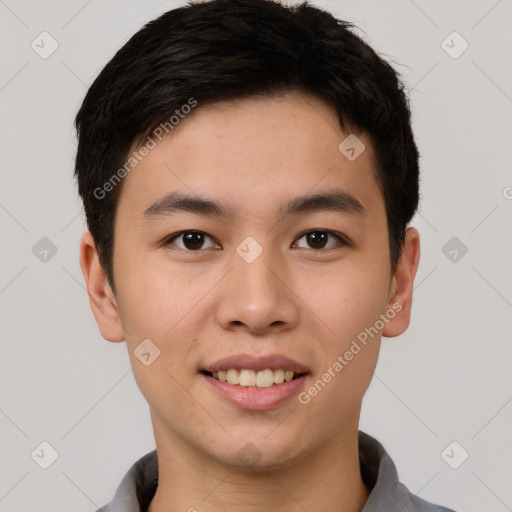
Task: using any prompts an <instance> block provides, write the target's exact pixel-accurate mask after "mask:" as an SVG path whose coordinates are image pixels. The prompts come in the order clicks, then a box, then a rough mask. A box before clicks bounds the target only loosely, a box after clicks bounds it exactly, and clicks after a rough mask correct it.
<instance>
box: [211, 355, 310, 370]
mask: <svg viewBox="0 0 512 512" xmlns="http://www.w3.org/2000/svg"><path fill="white" fill-rule="evenodd" d="M230 368H237V369H240V370H242V369H247V370H254V371H260V370H266V369H267V368H270V369H271V370H279V369H283V370H291V371H293V372H295V373H309V368H308V367H307V366H305V365H304V364H301V363H299V362H297V361H295V360H293V359H290V358H289V357H286V356H282V355H279V354H273V355H267V356H260V357H254V356H251V355H249V354H236V355H232V356H228V357H223V358H222V359H219V360H218V361H215V363H212V364H209V365H207V366H205V367H204V368H203V371H206V372H218V371H219V370H229V369H230Z"/></svg>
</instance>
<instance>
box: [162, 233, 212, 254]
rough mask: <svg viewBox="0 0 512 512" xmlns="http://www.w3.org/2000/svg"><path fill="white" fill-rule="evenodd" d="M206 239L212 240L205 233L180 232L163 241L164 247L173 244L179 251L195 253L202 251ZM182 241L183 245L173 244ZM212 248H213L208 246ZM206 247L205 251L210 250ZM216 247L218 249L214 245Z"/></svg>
mask: <svg viewBox="0 0 512 512" xmlns="http://www.w3.org/2000/svg"><path fill="white" fill-rule="evenodd" d="M205 237H206V238H209V239H210V240H212V238H211V237H210V236H209V235H207V234H206V233H203V232H202V231H180V232H179V233H175V234H174V235H171V236H170V237H168V238H166V239H165V240H164V245H168V244H173V245H177V246H178V247H179V248H180V249H184V250H190V251H197V250H198V249H204V248H205V247H204V240H205ZM179 239H182V240H183V243H182V244H181V245H179V244H175V243H174V240H179ZM210 247H214V246H210ZM210 247H206V249H208V248H210ZM216 247H219V246H218V245H216Z"/></svg>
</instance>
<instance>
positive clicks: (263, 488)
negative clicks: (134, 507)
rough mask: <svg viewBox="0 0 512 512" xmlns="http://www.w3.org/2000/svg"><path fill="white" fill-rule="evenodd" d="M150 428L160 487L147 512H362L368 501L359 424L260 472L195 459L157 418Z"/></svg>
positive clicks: (185, 446) (204, 456) (190, 449)
mask: <svg viewBox="0 0 512 512" xmlns="http://www.w3.org/2000/svg"><path fill="white" fill-rule="evenodd" d="M153 426H154V430H155V440H156V447H157V453H158V487H157V491H156V493H155V496H154V497H153V500H152V501H151V504H150V506H149V508H148V512H178V511H179V512H221V511H222V512H239V511H240V510H241V509H243V510H244V512H261V510H265V512H304V511H305V510H307V511H313V510H338V511H339V512H360V511H361V510H362V508H363V507H364V504H365V502H366V500H367V499H368V495H369V492H368V489H367V488H366V486H365V485H364V483H363V480H362V478H361V473H360V467H359V455H358V441H357V435H358V430H357V422H356V424H355V426H351V427H350V428H347V429H346V430H347V431H343V432H342V433H340V435H339V436H338V437H337V438H335V439H333V440H331V442H329V443H326V444H324V445H322V446H320V447H316V448H315V450H313V451H312V453H309V454H307V455H305V456H304V457H302V459H301V460H299V461H296V462H294V463H292V464H290V465H289V466H287V467H284V468H280V469H269V470H262V469H259V470H258V471H256V470H255V469H254V468H252V469H251V468H247V469H246V468H243V467H242V468H240V467H239V466H238V467H237V466H226V465H225V464H221V463H219V462H218V461H217V460H213V459H212V458H211V457H209V456H208V455H205V454H200V455H198V454H197V452H196V451H195V450H193V449H192V448H191V447H190V446H189V445H187V444H186V443H185V442H184V441H183V440H182V439H180V438H178V437H177V436H175V435H174V434H173V433H169V431H165V430H164V429H163V428H162V427H163V425H162V424H159V423H158V422H157V421H155V418H153Z"/></svg>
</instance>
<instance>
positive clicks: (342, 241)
mask: <svg viewBox="0 0 512 512" xmlns="http://www.w3.org/2000/svg"><path fill="white" fill-rule="evenodd" d="M187 233H196V234H197V233H198V234H202V235H206V236H207V237H209V238H211V239H212V240H213V237H211V236H210V235H208V234H207V233H205V232H204V231H198V230H194V229H189V230H185V231H179V232H178V233H174V234H173V235H170V236H168V237H167V238H166V239H165V240H164V241H163V245H165V246H167V245H174V244H173V243H172V242H173V241H174V240H175V239H177V238H179V237H181V236H183V235H185V234H187ZM311 233H326V234H327V235H331V236H334V237H335V238H337V239H338V241H339V243H340V245H339V246H338V248H339V247H343V246H346V245H349V244H348V242H347V241H346V239H345V238H344V237H343V236H342V235H340V234H339V233H336V232H334V231H330V230H328V229H311V230H309V231H305V232H303V233H301V234H300V235H299V236H298V237H297V239H296V240H300V239H301V238H304V237H305V236H306V235H309V234H311ZM219 245H220V244H219ZM336 248H337V247H336V246H334V247H328V248H327V249H324V248H322V249H314V248H312V249H311V250H313V251H315V252H325V251H328V250H330V249H336ZM178 249H181V250H183V251H186V252H201V251H203V250H204V249H202V248H201V249H197V250H192V249H187V248H182V247H178ZM299 249H304V247H299Z"/></svg>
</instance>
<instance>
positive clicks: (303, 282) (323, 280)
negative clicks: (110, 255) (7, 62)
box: [80, 92, 420, 512]
mask: <svg viewBox="0 0 512 512" xmlns="http://www.w3.org/2000/svg"><path fill="white" fill-rule="evenodd" d="M347 135H348V133H344V132H343V131H342V130H341V128H340V127H339V124H338V122H337V118H336V114H335V112H334V110H332V109H331V107H329V106H328V105H327V104H325V103H323V102H322V101H321V100H319V99H317V98H315V97H312V96H309V95H304V94H302V93H298V92H290V93H286V94H285V95H282V96H274V97H267V98H263V99H262V98H256V99H244V100H237V101H232V102H222V103H216V104H214V105H212V106H208V107H202V108H201V106H200V105H199V106H198V107H197V108H196V109H195V110H194V111H193V112H192V113H191V114H189V115H188V116H187V117H186V118H185V119H184V120H183V121H182V122H181V123H180V125H178V126H177V127H176V128H175V129H174V130H173V131H172V132H171V133H170V134H169V135H167V136H166V137H165V138H164V139H163V140H162V141H161V142H160V143H158V144H157V146H156V148H154V149H152V150H151V151H150V153H149V154H148V155H147V156H146V157H145V158H144V159H143V160H142V161H141V162H140V163H139V164H138V165H137V167H136V168H135V169H134V170H133V171H132V172H131V173H130V174H129V175H128V176H127V177H126V178H125V179H124V182H123V184H122V187H123V188H122V193H121V194H120V200H119V203H118V209H117V214H116V220H115V226H114V230H115V243H114V282H115V285H116V295H114V294H113V292H112V290H111V288H110V286H109V284H108V281H107V278H106V274H105V272H104V270H103V269H102V268H101V266H100V263H99V260H98V254H97V251H96V247H95V244H94V240H93V238H92V236H91V234H90V233H89V232H86V233H85V234H84V235H83V237H82V240H81V247H80V262H81V267H82V271H83V275H84V278H85V281H86V283H87V289H88V292H89V296H90V303H91V308H92V311H93V313H94V316H95V318H96V321H97V323H98V326H99V329H100V331H101V334H102V336H103V337H104V338H105V339H107V340H108V341H111V342H116V343H117V342H120V341H126V343H127V345H128V350H129V354H130V361H131V364H132V368H133V374H134V376H135V379H136V382H137V384H138V386H139V387H140V390H141V392H142V393H143V395H144V397H145V398H146V400H147V401H148V403H149V406H150V412H151V419H152V424H153V429H154V434H155V441H156V447H157V451H158V459H159V486H158V489H157V492H156V495H155V497H154V499H153V501H152V502H151V505H150V508H149V511H150V512H171V511H186V510H193V509H191V507H194V508H195V509H197V510H199V511H201V512H203V511H205V512H217V511H221V510H222V511H224V512H226V511H228V512H229V511H239V510H240V509H241V506H242V505H243V510H244V511H245V512H252V511H254V512H256V511H258V512H260V511H261V510H265V511H270V512H272V511H276V512H277V511H278V510H279V511H280V512H283V511H285V512H292V511H293V512H295V511H304V510H308V511H310V512H313V511H318V510H334V509H336V510H340V511H344V512H353V511H360V510H361V509H362V507H363V506H364V503H365V501H366V500H367V498H368V494H369V491H368V489H367V488H366V487H365V485H364V484H363V482H362V479H361V475H360V469H359V462H358V452H357V433H358V422H359V416H360V409H361V402H362V398H363V395H364V393H365V391H366V389H367V388H368V385H369V383H370V380H371V377H372V373H373V370H374V368H375V365H376V364H377V359H378V353H379V349H380V343H381V335H382V336H386V337H393V336H397V335H399V334H401V333H403V332H404V331H405V330H406V329H407V327H408V325H409V320H410V311H411V301H412V288H413V282H414V277H415V274H416V270H417V267H418V262H419V252H420V249H419V235H418V232H417V231H416V230H415V229H414V228H408V230H407V238H406V241H405V244H404V247H403V252H402V257H401V259H400V261H399V263H398V265H397V268H396V271H395V272H394V273H392V272H391V266H390V261H389V245H388V232H387V224H386V214H385V205H384V200H383V196H382V194H381V191H380V189H379V187H378V185H377V182H376V179H375V176H376V175H375V170H374V167H373V153H372V144H371V140H370V139H369V138H368V136H367V135H366V134H364V133H358V134H357V136H358V138H359V139H360V140H361V141H363V143H364V144H365V146H366V150H365V151H364V152H363V153H362V154H361V155H360V156H359V157H358V158H357V159H356V160H355V161H349V160H348V159H347V158H346V157H345V156H344V155H343V154H342V153H341V152H340V151H339V150H338V146H339V144H340V143H341V142H342V141H343V140H344V139H345V138H346V136H347ZM333 188H340V189H343V190H344V191H346V192H348V193H350V194H351V195H352V196H354V197H355V198H357V199H358V200H359V201H360V202H361V203H362V205H363V206H364V208H365V210H366V215H363V216H356V215H349V214H344V213H340V212H333V211H316V212H310V213H306V214H295V215H288V216H286V217H284V218H283V219H282V220H280V221H279V222H277V220H276V219H277V217H276V212H277V210H278V208H279V207H280V206H281V204H283V203H285V202H286V201H288V200H290V199H291V198H293V197H295V196H300V195H304V194H308V193H309V194H311V193H316V192H320V191H322V192H324V191H328V190H331V189H333ZM170 191H179V192H183V193H193V194H197V195H200V196H205V197H208V198H210V199H212V200H214V201H218V202H220V203H222V204H224V205H229V206H230V207H232V208H233V209H234V210H235V212H236V216H237V217H236V218H235V219H232V220H229V219H219V218H215V217H203V216H200V215H196V214H193V213H185V212H178V213H174V214H173V215H167V216H160V217H158V218H153V219H151V220H147V219H145V218H144V216H143V212H144V210H145V209H147V208H148V207H149V206H150V205H151V204H153V203H154V202H155V201H156V200H157V199H159V198H160V197H161V196H163V195H164V194H166V193H167V192H170ZM185 230H197V231H201V232H204V233H205V234H206V235H207V236H205V238H204V245H203V246H202V247H201V248H199V249H195V250H193V248H194V247H197V246H192V249H190V245H186V241H185V240H184V238H183V237H178V238H177V239H175V240H174V241H173V243H171V242H167V244H164V243H163V241H164V240H165V239H166V238H168V237H169V235H173V234H175V233H178V232H180V231H185ZM314 230H324V231H332V232H334V233H340V234H342V235H344V236H345V237H348V240H349V243H348V244H346V245H344V244H343V243H342V242H341V241H340V240H338V239H337V238H336V236H335V235H331V236H330V237H329V239H328V240H327V241H326V242H325V245H326V246H327V247H325V248H322V246H321V245H314V244H313V245H312V243H311V241H309V243H308V238H307V237H306V236H303V234H304V232H305V231H314ZM247 236H251V237H253V238H254V239H255V240H257V242H258V243H259V244H260V246H261V247H262V249H263V252H262V254H261V255H260V256H259V257H258V258H257V259H256V260H255V261H254V262H252V263H250V264H248V263H247V262H246V261H244V259H242V258H241V257H240V256H239V255H238V254H237V253H236V248H237V246H238V245H239V244H240V243H241V242H242V241H243V240H244V239H245V238H246V237H247ZM173 244H174V245H173ZM199 246H200V244H199ZM187 247H188V249H187ZM319 247H320V248H319ZM393 304H400V305H401V308H402V309H401V311H400V312H398V313H397V314H396V315H395V316H394V318H393V319H392V320H389V321H388V322H387V323H386V324H385V326H384V329H383V330H382V331H381V332H379V334H378V335H377V336H375V337H374V338H373V339H371V341H370V342H369V343H368V344H367V345H366V346H365V347H364V348H363V350H361V352H360V353H358V354H357V355H356V356H354V358H353V359H352V360H351V361H350V362H349V364H347V365H346V366H345V367H344V368H343V370H342V371H341V372H339V373H337V374H336V376H335V377H334V378H332V379H331V381H330V382H329V383H328V384H327V385H326V386H325V387H324V388H323V389H322V390H321V391H320V392H319V393H318V394H317V395H316V396H315V397H312V398H311V400H310V401H309V403H307V404H301V403H299V402H298V400H297V397H296V396H294V397H292V398H290V399H288V400H287V401H286V402H284V403H283V404H281V405H280V406H278V407H275V408H272V409H268V410H263V411H248V410H243V409H240V408H238V407H236V406H234V405H233V404H231V403H229V402H227V401H225V400H224V399H223V398H221V397H219V396H218V395H217V394H215V393H214V392H213V391H212V390H211V389H210V387H209V386H207V385H206V383H205V382H204V377H203V376H201V375H200V374H199V373H198V372H199V370H200V369H201V368H202V367H203V366H204V365H205V364H207V363H213V362H215V361H216V360H218V359H220V358H222V357H225V356H228V355H232V354H239V353H248V354H253V355H267V354H283V355H285V356H288V357H291V358H292V359H295V360H297V361H299V362H301V363H305V364H306V365H307V366H309V368H310V369H311V374H310V375H309V376H308V377H307V378H306V381H307V382H306V384H305V386H304V388H303V390H307V388H309V387H310V386H311V385H312V384H313V383H314V382H315V381H317V380H318V379H319V378H320V376H321V375H322V374H323V373H324V372H326V371H327V369H328V368H329V367H332V365H333V363H334V362H335V361H336V359H337V357H338V356H339V355H343V354H344V353H345V352H346V351H347V350H348V348H349V347H350V345H351V343H352V341H353V340H355V339H356V338H357V335H358V334H359V333H361V332H362V331H364V329H365V328H367V327H370V326H373V325H374V324H375V322H376V320H377V319H378V318H379V315H380V314H383V313H385V312H386V311H387V310H388V309H389V308H392V305H393ZM146 338H149V339H150V340H152V342H153V343H154V344H155V345H156V346H158V347H159V349H160V351H161V353H160V356H159V357H158V358H157V359H155V361H154V362H153V363H152V364H150V365H149V366H145V365H143V364H141V362H140V361H139V360H138V359H137V357H136V356H135V354H134V350H135V349H136V348H137V346H138V345H139V344H140V343H141V341H142V340H143V339H146ZM246 443H253V444H254V445H255V446H256V448H257V450H258V451H259V453H260V454H261V458H260V460H259V461H258V462H257V463H256V464H255V465H253V466H247V465H244V463H243V462H242V461H241V460H240V459H239V458H238V456H237V453H238V451H239V450H240V449H241V448H242V447H243V446H244V445H245V444H246Z"/></svg>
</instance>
